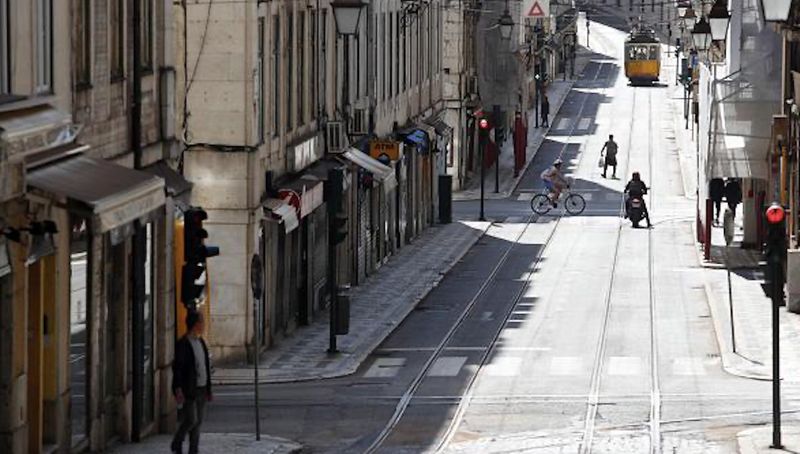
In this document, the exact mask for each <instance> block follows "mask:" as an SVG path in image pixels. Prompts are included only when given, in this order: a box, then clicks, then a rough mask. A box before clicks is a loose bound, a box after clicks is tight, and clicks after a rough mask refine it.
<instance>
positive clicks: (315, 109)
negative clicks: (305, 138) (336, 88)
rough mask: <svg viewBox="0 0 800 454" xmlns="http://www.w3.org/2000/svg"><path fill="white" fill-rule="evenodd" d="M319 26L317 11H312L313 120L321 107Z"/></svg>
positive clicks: (310, 25)
mask: <svg viewBox="0 0 800 454" xmlns="http://www.w3.org/2000/svg"><path fill="white" fill-rule="evenodd" d="M318 26H319V24H318V23H317V10H313V11H311V24H309V27H311V63H310V67H311V77H312V79H311V80H312V85H313V88H312V89H311V93H310V95H311V119H312V120H313V119H316V118H317V115H318V113H319V107H318V105H317V98H318V90H319V83H320V80H319V77H318V75H317V58H319V45H318V43H317V27H318Z"/></svg>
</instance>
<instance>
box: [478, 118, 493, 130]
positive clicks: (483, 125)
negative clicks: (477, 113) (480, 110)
mask: <svg viewBox="0 0 800 454" xmlns="http://www.w3.org/2000/svg"><path fill="white" fill-rule="evenodd" d="M478 126H480V128H481V130H483V131H488V130H490V129H491V125H490V124H489V120H487V119H486V118H481V121H479V122H478Z"/></svg>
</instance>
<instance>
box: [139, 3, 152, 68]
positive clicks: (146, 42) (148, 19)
mask: <svg viewBox="0 0 800 454" xmlns="http://www.w3.org/2000/svg"><path fill="white" fill-rule="evenodd" d="M140 1H141V2H142V15H141V20H142V24H141V27H142V28H141V34H142V37H141V40H142V42H141V43H140V44H141V46H142V47H141V54H140V58H141V65H142V69H146V70H152V69H153V0H140Z"/></svg>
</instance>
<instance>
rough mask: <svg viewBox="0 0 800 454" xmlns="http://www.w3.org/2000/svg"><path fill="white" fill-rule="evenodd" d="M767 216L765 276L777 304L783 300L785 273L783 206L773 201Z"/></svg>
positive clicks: (784, 218)
mask: <svg viewBox="0 0 800 454" xmlns="http://www.w3.org/2000/svg"><path fill="white" fill-rule="evenodd" d="M765 215H766V218H767V243H766V250H765V251H764V252H765V255H766V259H767V266H768V273H767V278H768V279H769V281H770V282H771V284H772V285H771V286H769V287H768V288H769V289H770V293H771V295H770V296H771V297H772V298H773V301H776V302H777V304H778V305H782V302H783V285H784V284H785V282H786V280H785V274H784V271H783V267H784V264H785V263H786V254H787V252H786V212H785V211H784V209H783V207H782V206H780V205H779V204H777V203H773V204H772V205H770V207H769V208H767V211H766V213H765Z"/></svg>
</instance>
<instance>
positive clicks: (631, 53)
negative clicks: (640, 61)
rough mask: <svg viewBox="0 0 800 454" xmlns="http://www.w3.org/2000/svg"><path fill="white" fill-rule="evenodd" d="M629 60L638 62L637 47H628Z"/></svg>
mask: <svg viewBox="0 0 800 454" xmlns="http://www.w3.org/2000/svg"><path fill="white" fill-rule="evenodd" d="M628 60H636V47H634V46H630V47H628Z"/></svg>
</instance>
